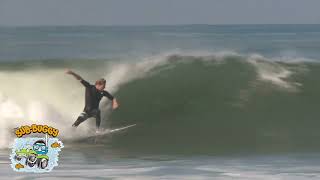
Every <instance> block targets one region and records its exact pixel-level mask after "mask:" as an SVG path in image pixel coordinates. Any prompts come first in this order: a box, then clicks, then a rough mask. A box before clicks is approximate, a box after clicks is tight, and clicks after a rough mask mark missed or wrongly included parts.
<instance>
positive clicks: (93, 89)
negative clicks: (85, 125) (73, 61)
mask: <svg viewBox="0 0 320 180" xmlns="http://www.w3.org/2000/svg"><path fill="white" fill-rule="evenodd" d="M65 73H66V74H70V75H72V76H73V77H75V78H76V79H77V80H79V81H80V82H81V84H82V85H83V86H84V87H85V88H86V92H85V107H84V109H83V112H82V113H81V114H80V116H79V117H78V118H77V120H76V121H75V122H74V123H73V125H72V127H77V126H79V124H81V123H82V122H84V121H85V120H87V119H88V118H90V117H94V118H95V119H96V128H97V129H96V130H97V132H99V127H100V121H101V117H100V110H99V103H100V100H101V99H102V97H103V96H105V97H107V98H108V99H109V100H111V101H112V109H117V108H118V106H119V104H118V102H117V100H116V98H114V97H113V96H112V95H111V94H110V93H109V92H108V91H105V90H104V88H105V87H106V80H105V79H103V78H101V79H98V80H97V81H96V83H95V85H91V84H90V83H88V82H87V81H85V80H84V79H83V78H82V77H81V76H79V75H78V74H76V73H75V72H73V71H71V70H69V69H67V70H66V72H65Z"/></svg>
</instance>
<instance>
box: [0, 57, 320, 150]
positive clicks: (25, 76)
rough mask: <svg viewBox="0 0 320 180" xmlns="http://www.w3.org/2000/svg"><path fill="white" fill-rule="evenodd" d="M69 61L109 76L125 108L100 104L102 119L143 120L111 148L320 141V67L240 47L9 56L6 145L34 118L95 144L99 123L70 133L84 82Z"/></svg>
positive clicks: (116, 137) (294, 145)
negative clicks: (116, 55) (51, 57)
mask: <svg viewBox="0 0 320 180" xmlns="http://www.w3.org/2000/svg"><path fill="white" fill-rule="evenodd" d="M50 63H51V64H50ZM64 67H70V68H72V69H75V71H77V72H79V73H80V74H81V75H82V76H83V77H84V78H86V79H88V80H89V81H94V80H95V79H96V78H97V77H101V76H102V77H105V78H106V79H107V83H108V84H107V90H109V91H111V92H112V93H114V95H115V96H116V97H117V98H118V100H119V101H120V104H121V107H120V108H119V109H118V110H116V111H114V112H112V113H110V107H109V104H110V103H108V102H107V101H103V102H102V103H101V106H102V107H101V108H102V109H103V111H102V113H103V119H104V120H103V126H105V127H111V128H118V127H123V126H127V125H130V124H137V126H135V127H132V128H129V129H127V130H125V131H121V132H119V133H114V134H112V135H107V136H105V137H103V138H99V141H101V142H100V143H102V144H105V145H106V146H108V148H112V149H115V150H119V151H128V152H150V153H151V152H153V153H155V152H159V153H164V152H166V153H171V152H172V153H181V154H183V153H216V152H229V151H235V152H243V151H244V152H247V151H255V152H274V151H276V152H279V151H280V152H281V151H289V152H292V151H301V150H308V151H309V150H319V148H320V143H319V141H318V137H320V131H319V130H318V127H319V125H320V123H319V119H318V117H319V116H320V111H318V104H319V101H318V97H319V95H318V93H319V92H320V86H319V85H318V84H319V83H318V77H319V73H320V65H319V64H318V63H313V62H304V61H299V59H296V60H292V62H283V61H282V62H281V61H278V60H277V59H267V58H264V57H262V56H259V55H251V56H243V55H237V54H234V53H231V54H230V53H218V54H211V55H199V54H197V55H186V54H170V55H161V56H160V55H159V56H152V57H148V58H146V59H145V60H143V61H140V62H135V63H125V62H122V63H116V62H113V61H98V60H83V61H68V60H60V61H49V62H43V61H38V62H33V64H32V65H30V66H26V65H25V64H23V63H22V62H16V63H15V64H12V63H11V64H10V63H2V65H1V74H0V80H1V82H2V85H3V87H4V88H2V89H1V91H2V92H1V93H2V98H1V104H0V111H1V113H0V114H1V116H0V118H1V120H2V121H1V129H0V132H1V133H0V138H1V146H2V147H3V146H7V145H8V144H10V142H11V139H12V138H13V137H11V136H10V134H11V133H10V129H11V128H13V127H15V126H17V125H21V124H23V123H30V120H32V121H34V122H41V123H47V124H50V125H53V126H55V127H57V128H60V129H61V137H62V138H63V139H64V140H66V141H68V140H69V141H76V142H77V143H80V144H88V143H89V144H90V142H91V140H90V138H86V135H87V134H88V132H90V131H92V128H93V127H94V125H93V124H94V122H93V121H88V122H85V123H84V124H82V125H81V126H80V127H79V129H77V131H76V132H73V133H70V129H71V127H70V126H71V124H72V123H73V121H74V120H75V118H76V117H77V116H78V115H79V113H80V112H81V110H82V108H83V107H82V106H83V101H84V97H83V96H84V92H83V91H84V89H83V88H82V87H81V85H79V84H78V82H76V81H75V80H73V79H72V78H71V77H67V76H66V75H64V74H63V68H64ZM17 89H19V93H17ZM21 90H22V91H21ZM90 123H92V124H90ZM66 124H69V125H70V126H67V125H66ZM79 137H80V140H79Z"/></svg>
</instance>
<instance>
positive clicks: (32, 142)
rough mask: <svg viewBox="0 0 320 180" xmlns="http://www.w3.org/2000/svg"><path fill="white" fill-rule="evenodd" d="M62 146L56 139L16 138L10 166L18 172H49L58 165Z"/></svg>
mask: <svg viewBox="0 0 320 180" xmlns="http://www.w3.org/2000/svg"><path fill="white" fill-rule="evenodd" d="M61 148H63V144H62V142H61V141H59V139H58V138H49V137H48V134H45V138H38V137H37V138H35V137H32V138H28V137H27V138H17V139H15V143H14V145H13V148H12V154H11V156H10V159H11V166H12V168H13V169H14V170H15V171H19V172H49V171H51V170H52V169H53V168H54V167H55V166H57V165H58V155H59V151H61Z"/></svg>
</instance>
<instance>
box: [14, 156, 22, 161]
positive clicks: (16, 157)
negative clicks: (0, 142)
mask: <svg viewBox="0 0 320 180" xmlns="http://www.w3.org/2000/svg"><path fill="white" fill-rule="evenodd" d="M22 158H23V157H22V156H19V155H15V156H14V159H15V160H16V161H21V159H22Z"/></svg>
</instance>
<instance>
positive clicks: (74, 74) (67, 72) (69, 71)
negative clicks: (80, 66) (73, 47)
mask: <svg viewBox="0 0 320 180" xmlns="http://www.w3.org/2000/svg"><path fill="white" fill-rule="evenodd" d="M66 74H70V75H72V76H73V77H75V78H76V79H77V80H79V81H81V80H83V79H82V77H81V76H80V75H78V74H76V73H75V72H73V71H71V70H70V69H67V70H66Z"/></svg>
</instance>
